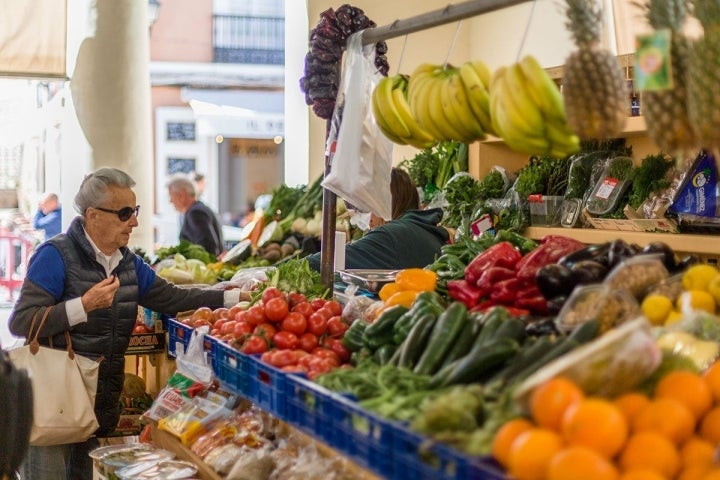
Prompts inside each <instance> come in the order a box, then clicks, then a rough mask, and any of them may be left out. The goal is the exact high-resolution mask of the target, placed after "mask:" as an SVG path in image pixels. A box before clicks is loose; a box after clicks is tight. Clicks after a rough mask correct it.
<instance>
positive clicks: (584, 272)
mask: <svg viewBox="0 0 720 480" xmlns="http://www.w3.org/2000/svg"><path fill="white" fill-rule="evenodd" d="M570 270H572V273H573V276H574V277H575V279H576V281H577V284H578V285H587V284H589V283H600V282H602V281H603V280H604V279H605V275H607V273H608V269H607V267H606V266H605V265H603V264H601V263H600V262H596V261H595V260H582V261H580V262H577V263H575V264H574V265H573V266H572V268H571V269H570Z"/></svg>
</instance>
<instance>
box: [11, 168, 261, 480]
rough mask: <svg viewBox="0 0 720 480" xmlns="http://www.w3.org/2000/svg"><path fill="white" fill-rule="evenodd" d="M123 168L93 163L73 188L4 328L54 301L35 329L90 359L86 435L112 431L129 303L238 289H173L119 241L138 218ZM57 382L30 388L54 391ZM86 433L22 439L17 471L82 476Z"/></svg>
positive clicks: (178, 305) (221, 296)
mask: <svg viewBox="0 0 720 480" xmlns="http://www.w3.org/2000/svg"><path fill="white" fill-rule="evenodd" d="M134 186H135V181H134V180H133V179H132V178H131V177H130V176H129V175H128V174H126V173H125V172H122V171H120V170H117V169H113V168H101V169H99V170H97V171H96V172H94V173H92V174H90V175H87V176H86V177H85V179H84V180H83V182H82V184H81V185H80V189H79V191H78V193H77V194H76V195H75V202H74V203H75V209H76V210H77V211H78V213H79V214H80V215H79V216H78V217H76V218H75V219H74V220H73V221H72V223H71V225H70V227H69V228H68V231H67V233H65V234H60V235H58V236H56V237H53V238H52V239H50V240H48V241H47V242H45V243H43V244H42V245H40V246H39V247H38V249H37V251H36V253H35V254H34V255H33V257H32V258H31V260H30V264H29V266H28V270H27V275H26V278H25V281H24V283H23V285H22V289H21V292H20V297H19V299H18V302H17V304H16V305H15V308H14V310H13V312H12V313H11V316H10V320H9V326H10V331H11V332H12V333H13V334H15V335H18V336H27V333H28V330H29V328H30V322H31V321H32V318H33V315H34V314H35V313H36V312H37V311H38V310H42V311H44V310H45V309H46V308H47V307H49V306H51V305H54V306H55V308H54V309H53V310H52V312H51V313H50V315H49V317H48V320H47V321H46V323H45V325H44V326H43V329H42V331H41V332H40V337H41V338H40V341H41V343H44V344H46V345H48V344H50V342H51V341H52V345H53V347H54V348H61V349H64V348H65V337H64V333H65V332H66V331H69V332H70V336H71V339H72V344H73V347H74V349H75V351H76V352H77V353H79V354H81V355H84V356H87V357H90V358H100V357H104V359H103V360H102V363H101V364H100V374H99V380H98V389H97V397H96V399H95V415H96V416H97V420H98V423H99V424H100V427H99V429H98V430H97V432H96V437H102V436H106V435H107V434H108V433H110V432H112V431H113V430H114V429H115V427H116V425H117V422H118V418H119V409H118V399H119V396H120V392H121V390H122V386H123V377H124V373H123V372H124V366H125V358H124V354H125V351H126V349H127V347H128V343H129V341H130V333H131V331H132V329H133V326H134V324H135V319H136V317H137V313H138V305H142V306H143V307H147V308H149V309H151V310H154V311H157V312H163V313H168V314H175V313H176V312H178V311H184V310H191V309H196V308H198V307H201V306H210V307H221V306H227V307H230V306H232V305H234V304H236V303H237V302H238V301H239V300H240V297H241V295H242V296H243V297H245V298H243V299H247V293H245V292H240V291H239V290H226V291H222V290H213V289H200V288H183V289H180V288H178V287H176V286H174V285H173V284H171V283H168V282H167V281H165V280H164V279H162V278H160V277H158V276H157V275H156V274H155V272H154V271H153V270H152V268H150V266H149V265H147V264H146V263H144V262H143V260H142V259H141V258H140V257H138V256H137V255H135V254H134V253H133V252H132V251H131V250H130V249H128V247H127V245H128V242H129V240H130V234H131V233H132V231H133V229H134V228H135V227H137V226H138V219H137V214H138V211H139V209H140V206H139V205H136V203H135V202H136V198H135V193H134V192H133V190H132V187H134ZM61 394H62V392H57V391H47V392H43V391H40V392H34V395H35V397H36V398H42V396H43V395H61ZM96 437H91V438H90V439H89V440H88V441H86V442H82V443H75V444H67V445H56V446H48V447H35V446H32V447H30V449H29V451H28V454H27V456H26V457H25V460H24V464H23V467H22V470H21V472H20V473H21V478H23V479H24V480H55V479H58V480H61V479H62V480H64V479H73V480H77V479H80V480H82V479H88V480H90V479H92V461H91V460H90V458H89V457H88V452H89V451H91V450H92V449H93V448H95V447H96V446H97V445H98V442H97V439H96Z"/></svg>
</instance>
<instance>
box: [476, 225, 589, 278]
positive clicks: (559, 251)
mask: <svg viewBox="0 0 720 480" xmlns="http://www.w3.org/2000/svg"><path fill="white" fill-rule="evenodd" d="M581 248H585V244H584V243H581V242H578V241H577V240H575V239H573V238H568V237H563V236H560V235H546V236H545V237H543V239H542V241H541V242H540V245H539V246H538V247H537V248H536V249H535V250H533V251H532V252H530V253H528V254H527V255H525V256H524V257H522V259H521V260H520V261H519V262H517V265H516V266H515V271H516V272H517V278H518V280H520V281H521V282H523V283H532V284H534V283H535V274H536V273H537V271H538V270H540V269H541V268H542V267H544V266H545V265H549V264H551V263H556V262H557V261H558V260H560V259H561V258H562V257H564V256H565V255H567V254H569V253H572V252H574V251H577V250H580V249H581ZM469 267H470V266H469V265H468V268H469ZM465 277H466V278H467V273H466V274H465Z"/></svg>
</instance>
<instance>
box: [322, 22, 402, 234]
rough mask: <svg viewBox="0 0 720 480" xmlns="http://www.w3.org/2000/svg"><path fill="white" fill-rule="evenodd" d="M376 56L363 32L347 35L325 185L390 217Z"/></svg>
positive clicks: (387, 150) (388, 151)
mask: <svg viewBox="0 0 720 480" xmlns="http://www.w3.org/2000/svg"><path fill="white" fill-rule="evenodd" d="M374 58H375V46H374V45H367V46H366V47H365V48H363V46H362V32H360V33H356V34H354V35H352V36H351V37H350V38H349V40H348V46H347V55H346V60H345V67H344V69H343V73H342V77H341V85H340V94H339V95H338V99H337V101H336V103H335V111H334V112H333V119H332V122H331V131H330V135H329V137H328V144H329V145H328V150H329V152H333V151H334V152H335V153H334V155H332V157H331V158H332V160H331V167H330V173H329V174H328V175H327V176H326V177H325V179H324V180H323V182H322V186H323V187H325V188H327V189H328V190H330V191H332V192H334V193H335V194H336V195H338V196H339V197H341V198H343V199H345V200H346V201H347V202H349V203H351V204H352V205H353V206H354V207H355V208H357V209H359V210H362V211H364V212H372V213H374V214H375V215H377V216H379V217H382V218H384V219H385V220H390V219H391V218H392V196H391V194H390V172H391V170H392V142H390V140H388V139H387V138H386V137H385V135H383V134H382V133H381V132H380V130H379V129H378V126H377V123H375V118H374V117H373V114H372V109H371V107H370V103H371V102H370V99H371V98H372V92H373V89H374V88H375V85H377V83H378V81H379V80H380V79H381V78H382V75H381V74H380V73H379V72H378V71H377V68H376V67H375V65H374ZM338 125H339V130H337V143H336V144H335V145H333V143H334V142H335V140H334V133H335V132H334V131H333V130H334V129H337V128H338V127H337V126H338Z"/></svg>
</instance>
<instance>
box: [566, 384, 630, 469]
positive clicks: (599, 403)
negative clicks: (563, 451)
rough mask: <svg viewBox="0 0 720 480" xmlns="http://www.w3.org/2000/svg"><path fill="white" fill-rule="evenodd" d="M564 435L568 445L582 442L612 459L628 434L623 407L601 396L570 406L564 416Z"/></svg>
mask: <svg viewBox="0 0 720 480" xmlns="http://www.w3.org/2000/svg"><path fill="white" fill-rule="evenodd" d="M561 429H562V436H563V439H564V440H565V441H566V442H567V443H568V445H581V446H583V447H587V448H590V449H591V450H594V451H596V452H597V453H599V454H600V455H602V456H603V457H605V458H612V457H614V456H615V454H616V453H618V452H619V451H620V448H622V446H623V444H624V443H625V440H627V436H628V430H629V428H628V423H627V420H626V419H625V416H624V415H623V414H622V412H621V411H620V409H619V408H618V407H616V406H615V405H614V404H613V403H612V402H610V401H608V400H603V399H601V398H585V399H583V400H580V401H579V402H577V403H575V404H573V405H570V406H569V407H568V408H567V410H565V414H564V415H563V418H562V424H561Z"/></svg>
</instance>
